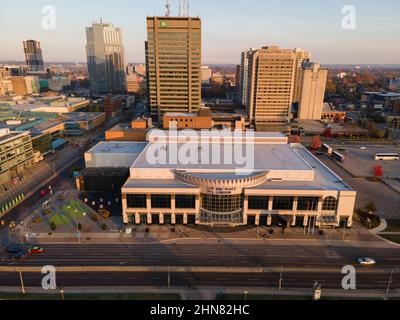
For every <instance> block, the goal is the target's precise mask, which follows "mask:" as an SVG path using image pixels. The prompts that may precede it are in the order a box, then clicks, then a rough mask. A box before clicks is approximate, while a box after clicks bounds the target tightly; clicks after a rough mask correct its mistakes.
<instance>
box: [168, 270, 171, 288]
mask: <svg viewBox="0 0 400 320" xmlns="http://www.w3.org/2000/svg"><path fill="white" fill-rule="evenodd" d="M169 289H171V266H168V290H169Z"/></svg>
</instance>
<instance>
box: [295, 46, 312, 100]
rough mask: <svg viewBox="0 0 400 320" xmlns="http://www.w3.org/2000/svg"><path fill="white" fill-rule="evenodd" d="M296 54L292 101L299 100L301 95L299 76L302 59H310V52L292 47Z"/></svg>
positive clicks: (300, 74)
mask: <svg viewBox="0 0 400 320" xmlns="http://www.w3.org/2000/svg"><path fill="white" fill-rule="evenodd" d="M294 52H295V54H296V73H295V76H294V90H293V102H294V103H295V102H300V97H301V91H302V88H301V76H302V66H303V62H304V61H308V60H310V59H311V52H309V51H306V50H303V49H297V48H296V49H294Z"/></svg>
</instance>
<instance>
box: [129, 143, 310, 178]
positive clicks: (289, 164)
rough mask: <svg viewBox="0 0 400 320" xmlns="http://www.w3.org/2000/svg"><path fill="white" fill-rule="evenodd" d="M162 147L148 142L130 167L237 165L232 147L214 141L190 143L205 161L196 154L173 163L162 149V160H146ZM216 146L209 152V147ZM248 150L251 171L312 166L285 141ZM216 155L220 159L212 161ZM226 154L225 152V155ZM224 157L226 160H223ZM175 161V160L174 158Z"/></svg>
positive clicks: (232, 167) (231, 167)
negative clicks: (202, 146)
mask: <svg viewBox="0 0 400 320" xmlns="http://www.w3.org/2000/svg"><path fill="white" fill-rule="evenodd" d="M158 145H159V146H160V148H162V144H157V143H155V144H152V143H150V144H149V145H148V146H147V147H146V148H145V150H144V152H143V153H142V154H141V155H140V156H139V157H138V158H137V159H136V161H135V163H134V164H133V165H132V169H141V168H144V169H150V168H157V169H161V168H163V169H171V170H172V169H177V170H191V171H194V172H200V171H201V172H207V171H211V172H215V171H221V170H223V171H224V172H227V171H230V172H234V171H236V169H237V168H238V167H239V166H238V163H237V162H236V161H235V159H236V158H235V148H234V147H232V146H226V145H216V146H210V147H209V150H210V152H208V151H207V149H201V150H199V149H197V144H193V146H194V148H193V151H195V152H198V153H199V154H200V153H201V152H202V151H204V157H205V159H206V161H203V160H202V159H198V158H196V161H197V160H199V161H198V162H196V163H188V164H182V163H178V164H177V163H174V162H172V161H171V159H170V154H169V151H167V152H165V155H166V162H165V163H159V164H158V165H157V166H155V165H154V163H149V159H152V156H153V154H154V155H155V156H156V157H158V155H157V154H156V153H154V150H155V149H158V148H156V147H157V146H158ZM185 146H187V145H186V144H183V143H178V144H177V150H182V148H184V147H185ZM214 147H215V148H216V149H215V150H216V151H214V152H213V150H212V149H213V148H214ZM241 149H242V152H243V153H245V152H246V146H243V148H241ZM248 150H249V151H248V152H249V154H248V155H247V156H246V158H247V159H248V161H247V160H246V161H247V162H248V163H249V162H251V165H252V169H254V170H255V171H267V170H312V168H311V167H310V166H309V165H308V164H307V163H306V162H305V161H304V160H303V159H302V158H301V157H299V155H298V154H297V153H296V152H294V151H293V149H292V147H291V146H290V145H288V144H257V145H254V149H253V148H250V149H248ZM216 152H218V154H219V156H217V157H215V153H216ZM229 154H230V155H231V159H232V160H231V161H229V160H230V159H226V155H229ZM175 155H176V153H175ZM172 157H173V155H172ZM216 158H217V159H220V161H216ZM228 158H229V156H228ZM225 160H227V161H225ZM178 162H179V161H178Z"/></svg>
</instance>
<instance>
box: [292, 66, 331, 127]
mask: <svg viewBox="0 0 400 320" xmlns="http://www.w3.org/2000/svg"><path fill="white" fill-rule="evenodd" d="M327 77H328V69H326V68H321V67H320V65H319V64H317V63H313V62H303V65H302V72H301V77H300V88H301V93H300V102H299V112H298V118H299V119H301V120H321V117H322V109H323V105H324V96H325V88H326V79H327Z"/></svg>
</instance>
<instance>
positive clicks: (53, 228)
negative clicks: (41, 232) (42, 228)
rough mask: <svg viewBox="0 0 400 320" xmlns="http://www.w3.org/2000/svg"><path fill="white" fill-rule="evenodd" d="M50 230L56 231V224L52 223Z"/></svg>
mask: <svg viewBox="0 0 400 320" xmlns="http://www.w3.org/2000/svg"><path fill="white" fill-rule="evenodd" d="M50 229H51V230H53V231H55V230H56V229H57V226H56V224H55V223H54V222H52V223H51V224H50Z"/></svg>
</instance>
